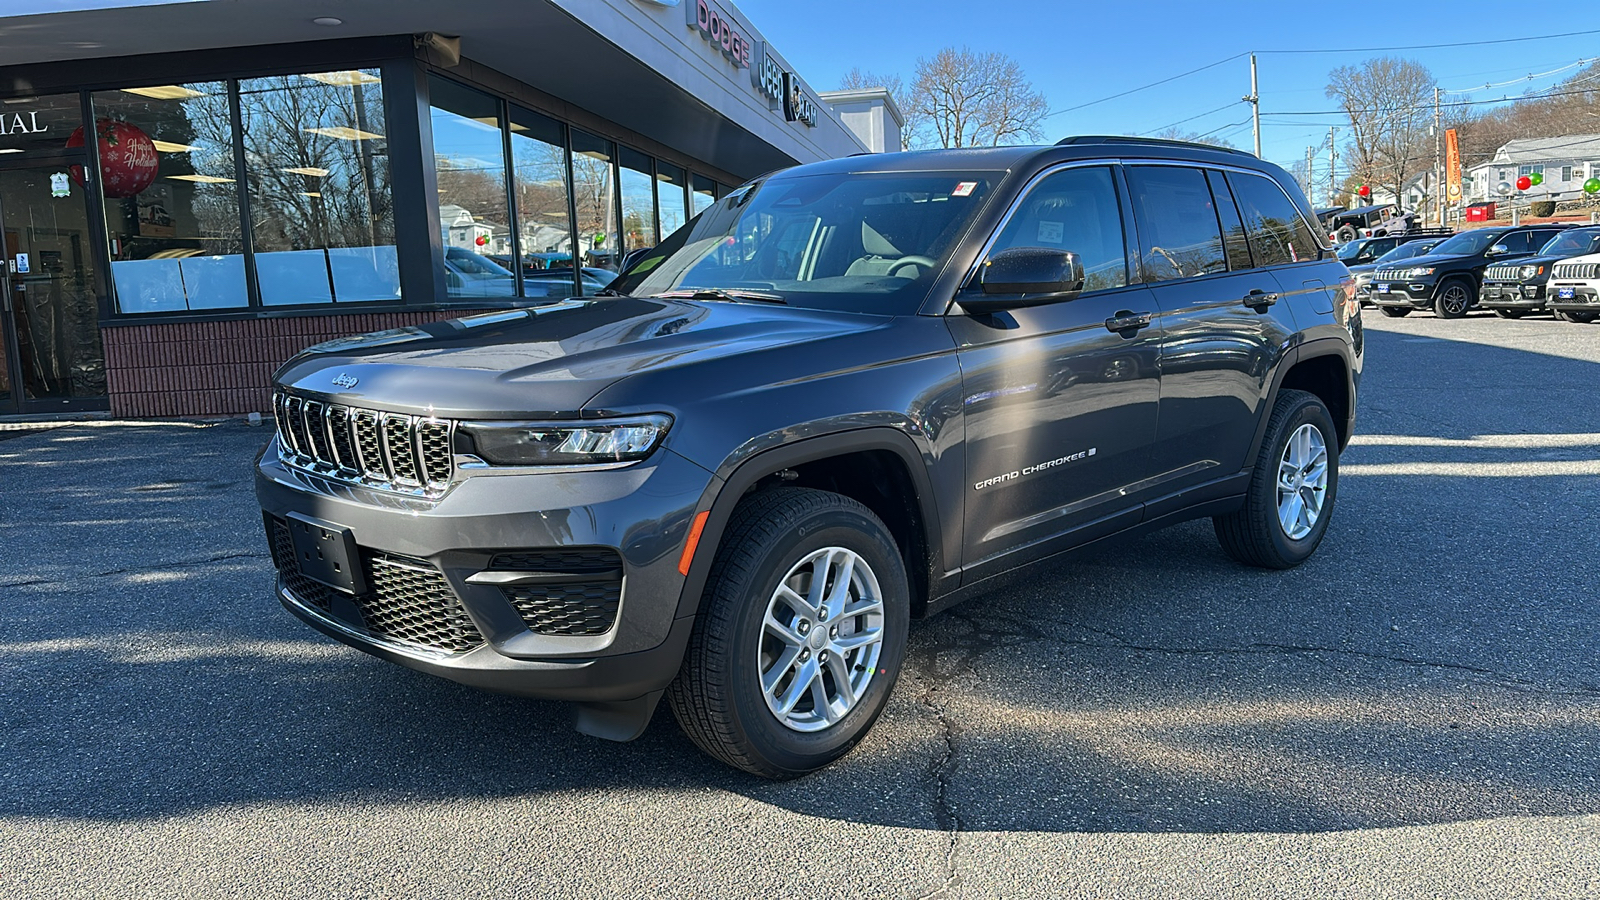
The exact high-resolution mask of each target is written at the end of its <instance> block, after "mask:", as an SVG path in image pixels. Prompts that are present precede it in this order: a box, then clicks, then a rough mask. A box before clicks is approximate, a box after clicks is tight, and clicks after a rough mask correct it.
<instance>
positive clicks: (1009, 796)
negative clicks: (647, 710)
mask: <svg viewBox="0 0 1600 900" xmlns="http://www.w3.org/2000/svg"><path fill="white" fill-rule="evenodd" d="M1366 328H1367V331H1366V334H1367V342H1368V363H1367V377H1366V382H1365V384H1364V386H1363V387H1364V393H1363V396H1362V398H1361V404H1360V407H1361V421H1360V425H1359V429H1360V432H1361V437H1360V438H1359V439H1358V441H1357V443H1356V444H1355V445H1354V446H1352V448H1351V449H1350V450H1349V452H1348V453H1347V454H1346V455H1345V457H1344V460H1343V467H1344V469H1343V476H1342V479H1341V484H1340V498H1339V506H1338V510H1337V513H1336V517H1335V520H1334V522H1333V525H1332V529H1331V531H1330V532H1329V535H1328V539H1327V540H1326V542H1325V543H1324V544H1323V547H1322V550H1321V551H1320V553H1319V554H1318V555H1317V556H1316V557H1315V558H1314V559H1313V560H1312V561H1310V562H1309V563H1307V564H1306V565H1304V566H1303V567H1301V568H1299V569H1297V570H1294V571H1291V572H1260V571H1251V570H1245V569H1242V568H1240V567H1238V566H1236V565H1234V564H1233V563H1232V562H1231V561H1229V560H1228V559H1227V558H1226V557H1225V556H1224V555H1223V554H1222V552H1221V550H1220V549H1219V548H1218V547H1217V545H1216V542H1215V539H1214V538H1213V536H1212V534H1211V527H1210V524H1209V522H1201V523H1191V524H1188V525H1185V526H1181V527H1178V528H1175V529H1171V530H1168V531H1166V532H1162V533H1159V534H1155V535H1151V536H1147V537H1144V538H1141V539H1138V540H1134V541H1129V542H1124V543H1120V544H1117V545H1115V546H1110V547H1105V548H1101V549H1097V550H1095V551H1093V552H1090V553H1085V554H1083V555H1080V556H1077V557H1075V558H1073V559H1071V560H1069V561H1067V562H1065V563H1063V564H1061V565H1058V566H1055V567H1053V568H1052V569H1051V570H1050V571H1047V572H1042V573H1039V574H1037V575H1036V576H1035V577H1032V578H1030V579H1028V580H1027V581H1026V582H1024V583H1021V584H1019V585H1017V586H1014V587H1011V588H1008V589H1006V590H1004V591H1001V592H998V593H995V594H993V595H991V596H989V597H985V598H982V599H979V600H976V601H973V602H971V603H969V604H967V605H965V606H963V607H960V608H958V609H956V610H955V611H953V612H951V613H947V614H945V615H943V616H940V617H937V618H935V619H932V620H929V621H926V622H922V623H918V624H917V625H915V626H914V627H913V629H912V634H911V645H912V647H911V663H910V666H909V670H908V671H907V673H906V675H905V676H904V678H903V680H902V682H901V684H900V686H899V688H898V689H897V691H896V693H895V696H894V698H893V700H892V701H891V704H890V708H889V710H888V712H887V713H886V714H885V717H884V719H883V720H881V721H880V722H879V724H878V726H877V728H876V729H875V730H874V731H873V733H872V734H871V735H870V736H869V738H868V740H867V742H866V743H865V744H864V745H863V746H862V747H861V748H860V749H858V750H857V751H856V752H855V753H854V754H852V755H851V756H850V757H848V758H846V759H845V760H844V761H843V762H842V763H840V764H839V765H837V766H835V767H833V768H831V769H829V770H827V771H824V772H822V773H819V774H817V775H814V776H811V777H808V778H804V779H800V780H797V781H793V782H789V783H785V784H771V783H766V782H761V781H757V780H755V779H752V778H749V777H746V776H744V775H741V774H739V773H737V772H733V771H731V770H728V769H725V768H723V767H721V766H720V765H718V764H715V763H712V762H710V761H709V760H707V759H705V758H704V757H702V756H700V755H699V754H698V753H697V752H696V751H695V750H694V748H693V747H692V746H691V745H690V744H689V742H688V741H687V740H686V739H685V738H684V737H682V736H681V735H680V734H679V733H678V731H677V729H676V726H675V724H674V723H673V722H672V720H671V716H670V714H669V713H668V712H667V711H666V709H665V707H664V706H663V708H662V710H661V711H660V712H659V714H658V718H657V720H656V722H655V724H654V726H653V727H652V729H651V730H650V732H649V733H647V734H646V735H645V737H644V738H642V739H641V740H639V741H637V742H635V743H632V744H627V745H616V744H609V743H604V742H600V741H596V740H593V739H590V738H586V737H583V736H580V735H578V734H576V733H574V732H573V731H571V730H570V728H569V727H568V721H569V713H568V711H567V710H566V709H565V708H564V707H562V706H560V705H558V704H550V703H542V702H534V701H526V700H518V699H514V698H507V697H501V696H496V695H490V694H485V693H480V692H476V691H472V690H469V689H467V688H463V687H458V686H456V685H453V684H450V683H448V682H445V681H442V680H438V679H433V678H429V677H427V676H424V675H420V674H417V673H413V672H410V671H408V670H405V669H401V668H399V667H396V666H393V665H390V664H388V663H384V662H381V661H379V660H376V659H374V658H371V657H368V656H366V655H364V654H361V653H359V652H356V651H354V650H350V649H346V648H344V647H342V646H340V645H337V644H335V643H333V642H331V641H329V640H325V639H323V638H322V637H321V636H319V635H317V634H315V633H314V632H312V631H311V630H309V629H308V628H306V627H304V626H302V625H300V624H299V623H298V622H297V621H296V620H294V619H293V618H292V617H291V616H289V614H288V613H286V612H284V611H283V610H282V609H281V608H280V607H279V606H278V605H277V603H276V602H275V601H274V600H273V599H272V597H271V595H270V584H271V576H270V571H271V567H270V562H269V561H268V558H267V554H266V548H265V544H264V540H263V537H262V534H261V524H260V518H259V513H258V512H257V510H256V507H255V505H254V501H253V497H252V494H251V488H250V480H249V463H250V460H251V457H252V455H253V454H254V452H255V451H256V450H257V449H258V448H259V447H260V446H261V444H262V443H263V442H264V441H265V440H266V437H267V434H266V431H265V429H263V428H252V427H249V426H247V425H245V424H243V423H239V422H230V423H223V424H200V423H173V422H158V423H146V424H110V423H105V424H96V425H86V426H85V425H80V426H67V427H59V428H54V429H52V430H48V431H30V432H0V473H4V477H0V547H3V548H4V553H3V556H0V598H3V604H4V612H3V614H0V895H3V896H5V897H7V898H24V897H60V896H96V897H140V898H145V897H164V896H185V897H211V896H230V897H232V896H236V897H277V896H284V897H330V896H338V897H400V896H439V895H446V894H457V893H467V892H471V893H474V894H481V895H485V896H525V897H611V896H617V897H659V896H684V897H701V896H729V897H741V896H772V897H805V898H813V897H869V898H901V897H906V898H910V897H931V896H944V897H1019V896H1084V897H1185V898H1192V897H1238V896H1302V897H1451V898H1454V897H1485V898H1490V897H1492V898H1507V897H1524V896H1527V897H1534V896H1540V897H1544V896H1548V897H1581V896H1597V895H1600V654H1597V650H1600V625H1597V622H1600V615H1597V612H1596V598H1597V596H1600V591H1597V590H1596V588H1595V585H1596V583H1597V581H1600V563H1597V562H1596V560H1597V558H1600V554H1597V553H1596V550H1595V546H1596V537H1595V533H1596V528H1595V522H1596V519H1595V510H1596V508H1597V507H1600V417H1597V415H1596V414H1597V412H1600V399H1597V389H1596V386H1597V385H1600V326H1577V325H1569V324H1565V323H1559V322H1554V321H1551V320H1549V319H1529V320H1522V321H1503V320H1499V319H1495V318H1492V317H1487V316H1482V315H1475V316H1472V317H1469V318H1467V319H1465V320H1460V321H1441V320H1437V319H1434V318H1433V317H1431V316H1426V315H1414V316H1411V317H1409V318H1406V319H1399V320H1386V319H1383V318H1382V317H1380V316H1377V315H1374V314H1371V313H1370V312H1369V314H1368V315H1367V317H1366Z"/></svg>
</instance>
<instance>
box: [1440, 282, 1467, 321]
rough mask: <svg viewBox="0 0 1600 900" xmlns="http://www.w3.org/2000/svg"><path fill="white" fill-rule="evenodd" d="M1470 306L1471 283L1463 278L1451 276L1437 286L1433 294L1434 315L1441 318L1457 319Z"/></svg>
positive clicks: (1465, 312) (1463, 314)
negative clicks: (1437, 289)
mask: <svg viewBox="0 0 1600 900" xmlns="http://www.w3.org/2000/svg"><path fill="white" fill-rule="evenodd" d="M1471 308H1472V285H1470V284H1468V283H1467V282H1466V281H1465V280H1464V279H1461V278H1452V279H1450V280H1449V281H1446V282H1445V283H1444V284H1442V285H1440V286H1439V292H1438V293H1437V294H1434V295H1433V312H1434V315H1436V316H1438V317H1439V318H1441V319H1459V318H1461V317H1462V316H1465V315H1466V314H1467V310H1469V309H1471Z"/></svg>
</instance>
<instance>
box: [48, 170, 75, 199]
mask: <svg viewBox="0 0 1600 900" xmlns="http://www.w3.org/2000/svg"><path fill="white" fill-rule="evenodd" d="M50 196H52V197H71V196H72V179H71V178H69V177H67V173H65V172H57V173H55V174H54V175H51V176H50Z"/></svg>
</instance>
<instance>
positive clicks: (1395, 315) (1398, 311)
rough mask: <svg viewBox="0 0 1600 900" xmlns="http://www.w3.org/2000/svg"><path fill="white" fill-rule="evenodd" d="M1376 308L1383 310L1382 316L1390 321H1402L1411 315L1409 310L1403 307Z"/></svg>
mask: <svg viewBox="0 0 1600 900" xmlns="http://www.w3.org/2000/svg"><path fill="white" fill-rule="evenodd" d="M1378 308H1379V309H1381V310H1383V314H1384V315H1386V316H1388V317H1389V318H1391V319H1403V318H1405V317H1406V316H1409V315H1411V310H1409V309H1406V308H1405V307H1404V306H1380V307H1378Z"/></svg>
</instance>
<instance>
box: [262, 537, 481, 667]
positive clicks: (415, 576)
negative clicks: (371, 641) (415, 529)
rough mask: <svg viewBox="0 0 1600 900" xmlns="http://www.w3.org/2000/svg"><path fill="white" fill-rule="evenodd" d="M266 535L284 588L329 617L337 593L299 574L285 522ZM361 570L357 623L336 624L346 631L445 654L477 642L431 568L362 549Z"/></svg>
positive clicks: (442, 580) (468, 622)
mask: <svg viewBox="0 0 1600 900" xmlns="http://www.w3.org/2000/svg"><path fill="white" fill-rule="evenodd" d="M268 531H269V537H270V540H271V544H272V562H273V564H274V565H276V566H277V567H278V574H279V576H280V577H281V578H282V579H283V585H284V587H286V588H288V589H289V592H290V593H291V594H293V595H294V596H295V598H296V599H298V600H300V602H302V603H304V604H305V605H306V606H309V607H311V608H312V609H315V610H317V611H319V612H321V613H323V614H325V615H328V616H332V615H333V614H334V613H333V610H334V605H335V600H336V599H337V598H338V597H339V592H338V591H335V590H334V589H333V588H330V587H328V586H327V585H325V584H323V583H321V582H320V581H317V580H315V579H312V578H307V577H306V576H304V575H302V574H300V569H299V567H298V566H297V565H296V564H295V557H294V539H293V538H292V537H290V535H289V526H288V523H286V522H284V521H283V520H282V519H279V518H276V517H269V520H268ZM361 565H362V568H363V569H364V570H365V572H366V576H367V584H368V585H369V586H370V588H371V589H370V591H369V592H368V593H366V594H363V595H360V596H357V597H352V598H350V599H351V602H352V603H353V604H354V606H355V608H356V610H358V611H359V614H360V618H361V621H359V622H352V621H343V620H341V621H343V624H344V625H346V626H347V627H351V628H355V629H357V630H359V631H365V632H367V633H368V634H371V635H372V636H374V637H378V638H382V639H384V640H387V641H392V642H395V643H400V644H411V645H413V646H417V647H424V648H427V649H429V650H442V651H446V652H450V653H460V652H463V651H467V650H471V649H472V648H474V647H477V646H478V645H480V644H482V643H483V634H482V633H481V632H479V631H478V626H477V625H475V624H473V622H472V619H471V618H470V617H468V616H467V611H466V609H465V608H464V607H463V606H462V605H461V600H460V598H458V597H456V594H455V591H453V590H451V588H450V583H449V582H448V581H446V580H445V577H444V574H443V573H442V572H440V571H439V570H438V569H436V568H434V567H433V565H432V564H430V563H428V562H426V561H424V560H420V559H411V558H409V557H404V556H393V555H390V554H387V553H379V552H375V551H369V550H362V551H361Z"/></svg>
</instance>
